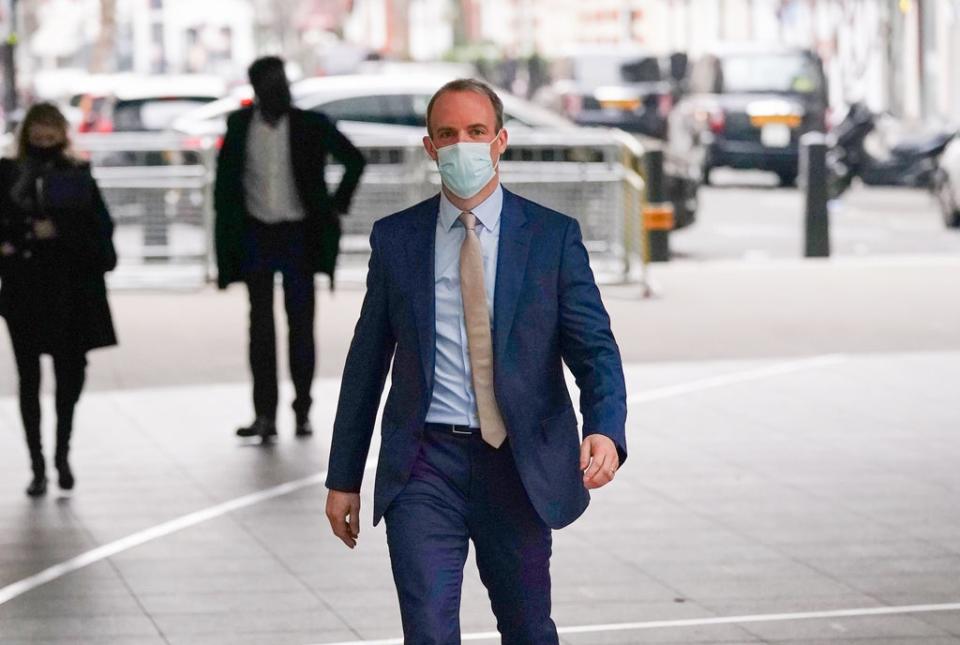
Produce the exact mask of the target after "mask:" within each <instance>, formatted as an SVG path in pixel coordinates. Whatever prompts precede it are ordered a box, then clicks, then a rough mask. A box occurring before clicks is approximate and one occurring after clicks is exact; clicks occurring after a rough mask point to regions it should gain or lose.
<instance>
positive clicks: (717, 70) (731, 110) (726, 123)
mask: <svg viewBox="0 0 960 645" xmlns="http://www.w3.org/2000/svg"><path fill="white" fill-rule="evenodd" d="M685 85H686V87H685V95H684V97H683V98H682V99H681V100H680V101H679V102H678V103H677V105H676V106H675V107H674V109H673V111H672V112H671V114H670V117H669V126H668V139H669V142H670V144H669V145H670V149H671V150H673V151H674V152H675V154H681V155H684V156H688V157H692V158H695V159H697V160H698V163H699V164H700V166H701V168H702V178H703V182H704V183H709V182H710V171H711V170H712V169H713V168H717V167H721V166H727V167H731V168H742V169H759V170H769V171H772V172H775V173H776V174H777V176H778V177H779V178H780V183H781V185H784V186H788V185H792V184H794V183H795V182H796V179H797V173H798V166H799V140H800V136H801V135H803V134H804V133H805V132H809V131H819V132H825V131H826V130H827V125H828V124H827V108H828V101H827V81H826V77H825V75H824V72H823V64H822V62H821V60H820V58H819V57H818V56H817V55H816V54H815V53H813V52H811V51H808V50H803V49H762V50H728V51H723V52H715V53H712V54H709V55H706V56H704V57H702V58H701V59H700V60H698V61H697V62H696V63H695V64H694V65H692V66H691V68H690V73H689V75H688V78H687V81H686V84H685Z"/></svg>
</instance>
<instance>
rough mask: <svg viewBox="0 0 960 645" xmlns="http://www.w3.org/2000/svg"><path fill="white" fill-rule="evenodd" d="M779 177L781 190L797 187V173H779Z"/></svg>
mask: <svg viewBox="0 0 960 645" xmlns="http://www.w3.org/2000/svg"><path fill="white" fill-rule="evenodd" d="M777 177H779V178H780V187H781V188H790V187H792V186H796V185H797V173H796V172H778V173H777Z"/></svg>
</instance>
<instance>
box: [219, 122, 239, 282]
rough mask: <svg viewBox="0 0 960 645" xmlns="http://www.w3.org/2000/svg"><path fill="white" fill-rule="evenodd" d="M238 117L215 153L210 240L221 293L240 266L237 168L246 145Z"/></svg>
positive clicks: (229, 127) (229, 123)
mask: <svg viewBox="0 0 960 645" xmlns="http://www.w3.org/2000/svg"><path fill="white" fill-rule="evenodd" d="M237 122H238V116H237V113H234V114H232V115H231V116H230V117H229V118H228V119H227V132H226V134H225V135H224V138H223V145H222V146H221V147H220V152H218V153H217V174H216V178H215V179H214V185H213V209H214V223H213V239H214V251H215V253H216V257H217V275H218V281H217V282H218V286H219V287H220V288H221V289H223V288H226V286H227V284H228V283H229V282H230V281H231V280H233V279H235V277H236V275H237V273H238V271H239V266H240V253H241V249H240V248H239V247H238V245H239V243H240V235H241V233H240V229H241V227H242V224H243V222H242V218H243V214H242V213H241V212H240V211H241V210H242V209H243V178H242V177H241V173H242V172H243V169H242V168H241V167H240V158H241V154H240V153H241V150H239V148H238V146H242V145H244V144H245V142H244V141H243V140H242V139H243V137H242V136H241V135H240V133H239V132H238V126H237Z"/></svg>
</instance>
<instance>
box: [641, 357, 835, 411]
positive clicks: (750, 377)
mask: <svg viewBox="0 0 960 645" xmlns="http://www.w3.org/2000/svg"><path fill="white" fill-rule="evenodd" d="M845 360H846V357H845V356H843V355H841V354H828V355H826V356H817V357H814V358H805V359H802V360H797V361H788V362H785V363H777V364H776V365H770V366H768V367H759V368H757V369H752V370H743V371H740V372H733V373H730V374H720V375H719V376H711V377H709V378H704V379H698V380H696V381H690V382H688V383H680V384H678V385H667V386H665V387H658V388H655V389H652V390H647V391H645V392H638V393H637V394H633V395H631V396H630V397H629V398H628V399H627V403H628V404H630V403H647V402H649V401H659V400H661V399H669V398H671V397H674V396H680V395H681V394H692V393H693V392H702V391H704V390H712V389H714V388H718V387H725V386H727V385H737V384H739V383H747V382H749V381H759V380H761V379H765V378H771V377H773V376H782V375H784V374H793V373H794V372H801V371H803V370H809V369H817V368H820V367H830V366H832V365H838V364H840V363H842V362H844V361H845Z"/></svg>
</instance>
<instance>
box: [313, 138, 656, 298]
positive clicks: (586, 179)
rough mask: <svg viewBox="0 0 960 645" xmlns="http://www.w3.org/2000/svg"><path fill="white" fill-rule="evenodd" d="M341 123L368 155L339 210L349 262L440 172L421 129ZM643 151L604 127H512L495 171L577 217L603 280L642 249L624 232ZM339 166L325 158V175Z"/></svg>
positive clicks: (620, 275)
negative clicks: (378, 130)
mask: <svg viewBox="0 0 960 645" xmlns="http://www.w3.org/2000/svg"><path fill="white" fill-rule="evenodd" d="M346 126H347V124H344V127H343V130H344V132H345V133H346V134H347V135H348V136H350V138H351V139H352V141H353V142H354V144H355V145H356V146H357V147H358V148H360V149H361V150H362V151H363V152H364V154H365V156H366V157H367V160H368V165H367V168H366V171H365V172H364V176H363V179H362V181H361V185H360V188H359V190H358V191H357V194H356V196H355V198H354V202H353V205H352V206H351V209H350V214H349V215H348V216H347V217H345V218H343V227H344V238H343V241H342V244H341V248H342V250H343V252H344V261H345V262H346V263H347V264H350V263H351V260H354V262H355V263H361V262H363V261H365V257H366V254H367V253H368V252H369V244H368V236H369V234H370V230H371V228H372V227H373V223H374V222H375V221H376V220H377V219H379V218H381V217H384V216H386V215H389V214H390V213H392V212H395V211H398V210H400V209H402V208H405V207H406V206H409V205H412V204H415V203H416V202H418V201H420V200H423V199H426V198H428V197H430V196H431V195H434V194H436V193H437V191H438V190H439V188H440V176H439V173H438V172H437V169H436V165H435V164H434V163H433V162H432V161H430V159H429V158H428V157H427V155H426V153H425V152H424V150H423V145H422V143H421V139H422V137H423V133H422V131H420V130H419V129H413V128H411V130H410V132H409V133H405V134H403V135H400V134H396V135H392V136H390V137H386V138H385V137H384V136H383V135H382V134H380V135H376V134H372V133H368V132H359V131H351V129H350V128H348V127H346ZM625 137H627V138H629V141H628V140H626V139H625ZM386 140H392V144H387V143H386ZM642 154H643V149H642V146H640V145H639V143H637V142H636V140H635V139H633V138H632V137H629V135H623V136H620V135H613V134H611V133H610V132H608V131H604V130H597V131H595V132H591V131H586V130H571V131H570V132H564V133H558V132H556V131H553V132H539V131H536V130H515V131H513V132H511V134H510V143H509V146H508V147H507V151H506V153H505V154H504V156H503V158H502V159H501V161H500V173H501V178H502V180H503V183H504V185H505V186H506V187H507V188H509V189H510V190H512V191H514V192H516V193H517V194H519V195H521V196H523V197H526V198H528V199H531V200H533V201H536V202H538V203H540V204H543V205H544V206H547V207H549V208H553V209H555V210H557V211H560V212H562V213H565V214H568V215H570V216H572V217H574V218H576V219H577V220H578V221H579V223H580V226H581V229H582V232H583V239H584V245H585V246H586V247H587V250H588V251H589V252H590V258H591V262H592V264H593V266H594V270H595V271H597V272H598V273H602V274H603V275H604V277H605V278H606V280H611V279H614V280H625V279H627V278H628V277H629V276H630V275H631V262H632V260H633V259H636V258H638V257H639V255H640V251H639V246H638V245H635V244H634V243H632V242H630V240H629V239H628V237H629V234H630V233H629V231H630V230H632V229H631V228H630V227H631V226H632V222H634V221H639V214H640V212H641V209H642V202H643V190H644V182H643V179H642V178H641V176H640V174H639V173H638V172H637V170H636V168H637V167H638V166H639V164H637V163H635V161H636V160H637V159H639V156H642ZM631 160H632V161H631ZM342 172H343V171H342V168H340V167H338V166H335V165H332V166H330V168H329V169H328V172H327V181H328V183H330V184H331V185H335V184H336V182H337V181H338V180H339V178H340V177H341V176H342ZM351 253H353V254H356V256H357V257H355V258H351V257H350V254H351Z"/></svg>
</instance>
